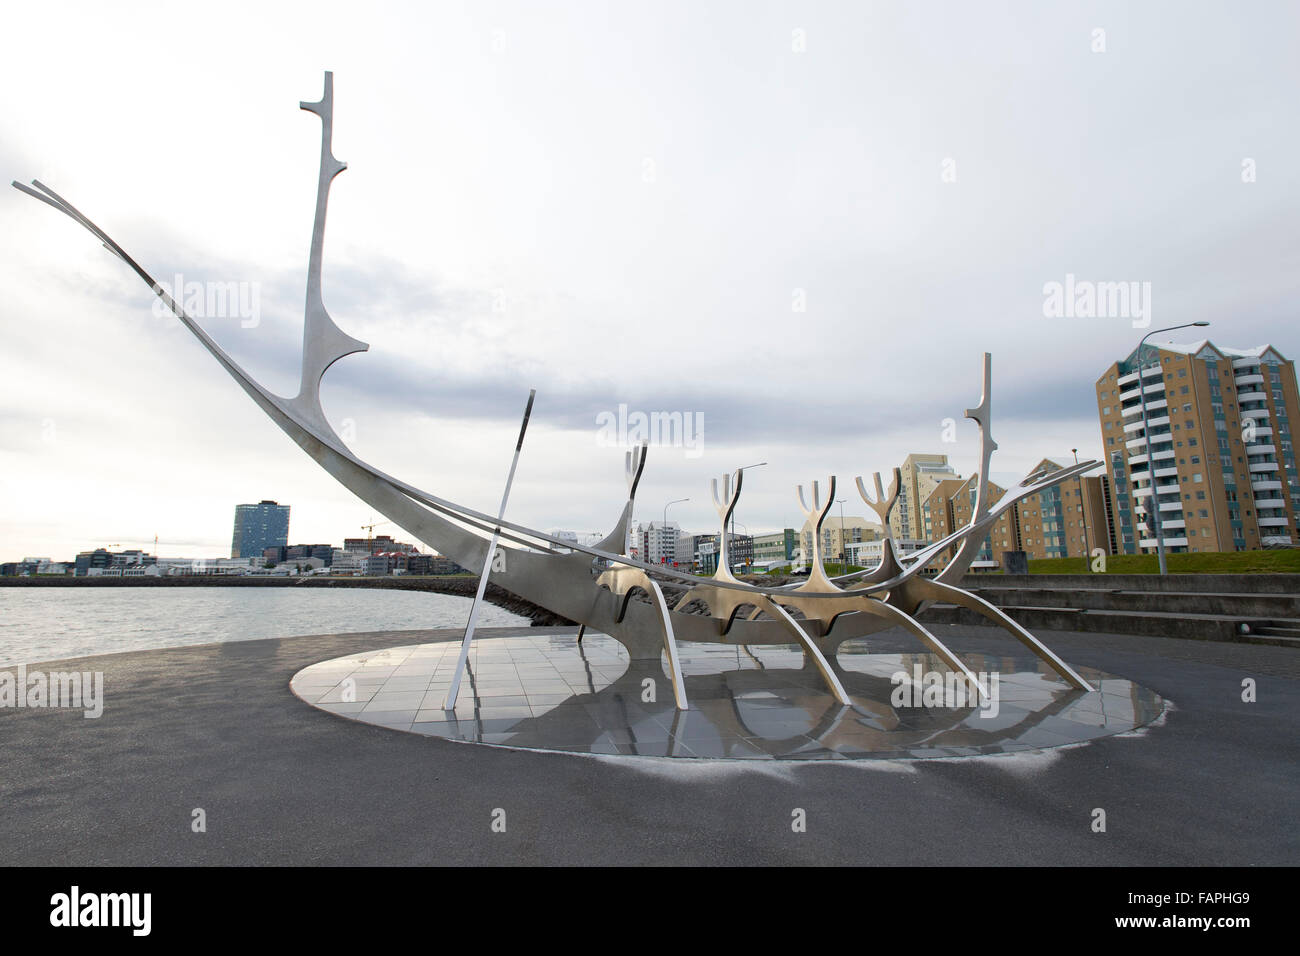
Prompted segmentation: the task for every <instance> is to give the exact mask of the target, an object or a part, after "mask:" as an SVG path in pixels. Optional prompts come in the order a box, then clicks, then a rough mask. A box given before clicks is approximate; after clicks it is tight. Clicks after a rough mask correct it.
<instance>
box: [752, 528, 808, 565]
mask: <svg viewBox="0 0 1300 956" xmlns="http://www.w3.org/2000/svg"><path fill="white" fill-rule="evenodd" d="M798 547H799V536H798V535H797V534H795V530H794V528H785V529H783V530H781V531H773V532H771V533H770V534H756V535H754V563H755V564H769V563H771V562H776V563H777V564H789V563H790V562H792V561H793V560H794V552H795V549H796V548H798Z"/></svg>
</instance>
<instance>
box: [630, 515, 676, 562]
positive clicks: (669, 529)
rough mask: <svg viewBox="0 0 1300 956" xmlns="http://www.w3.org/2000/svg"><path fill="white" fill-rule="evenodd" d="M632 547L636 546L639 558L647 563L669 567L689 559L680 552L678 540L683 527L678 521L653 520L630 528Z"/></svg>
mask: <svg viewBox="0 0 1300 956" xmlns="http://www.w3.org/2000/svg"><path fill="white" fill-rule="evenodd" d="M628 537H629V539H630V542H629V543H630V545H631V547H633V548H635V549H636V551H637V554H638V556H639V557H638V559H639V560H641V561H644V562H646V563H647V564H666V565H668V566H669V567H677V566H681V565H683V562H686V561H689V558H688V557H687V556H686V555H685V554H679V553H678V542H679V539H681V537H682V529H681V527H680V526H679V525H678V524H677V522H676V521H669V522H666V523H665V522H663V521H651V522H650V523H649V524H647V525H640V524H638V525H635V526H633V527H631V528H629V529H628Z"/></svg>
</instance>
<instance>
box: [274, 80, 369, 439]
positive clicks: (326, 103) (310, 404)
mask: <svg viewBox="0 0 1300 956" xmlns="http://www.w3.org/2000/svg"><path fill="white" fill-rule="evenodd" d="M298 106H299V108H300V109H304V110H306V111H307V112H309V113H315V114H316V115H317V116H319V117H320V121H321V143H320V171H319V173H318V176H317V181H316V214H315V217H314V219H313V221H312V230H311V256H310V258H309V259H308V263H307V302H306V307H305V309H304V317H303V329H302V381H301V383H300V385H299V387H298V394H297V395H296V396H294V397H293V398H292V399H289V401H288V404H289V405H290V406H291V407H293V408H294V410H296V411H297V412H298V413H299V414H300V415H301V416H302V417H303V418H304V419H305V420H307V421H310V422H311V423H312V424H313V425H316V426H317V427H319V428H323V429H327V430H328V432H329V434H331V435H333V434H334V430H333V429H332V428H331V427H330V425H329V422H327V421H326V420H325V413H324V412H323V411H322V409H321V404H320V383H321V378H322V377H323V376H324V375H325V372H326V370H327V369H328V368H329V367H330V366H331V365H333V364H334V363H335V362H337V361H338V360H339V359H341V358H343V357H344V356H345V355H351V354H353V353H354V352H364V351H366V350H367V349H368V348H370V346H369V345H367V344H366V343H365V342H362V341H360V340H358V339H354V338H353V337H352V336H350V335H348V334H347V333H346V332H344V331H343V330H342V329H340V328H339V327H338V325H337V324H336V323H335V322H334V319H333V318H331V317H330V314H329V312H327V311H326V310H325V302H324V299H323V297H322V294H321V266H322V260H323V258H324V253H325V212H326V207H327V206H328V205H329V192H330V184H331V183H332V182H333V181H334V177H335V176H337V175H338V174H339V173H341V172H343V170H345V169H347V168H348V164H347V163H343V162H339V160H338V159H336V158H335V156H334V151H333V145H332V144H333V138H334V74H333V73H329V72H327V73H326V74H325V91H324V92H323V93H322V94H321V98H320V100H319V101H318V102H315V103H305V102H304V103H299V104H298Z"/></svg>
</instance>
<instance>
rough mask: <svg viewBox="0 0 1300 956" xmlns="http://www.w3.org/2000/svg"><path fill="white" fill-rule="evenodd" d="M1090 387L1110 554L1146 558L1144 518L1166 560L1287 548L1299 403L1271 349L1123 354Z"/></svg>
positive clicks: (1201, 345) (1288, 368)
mask: <svg viewBox="0 0 1300 956" xmlns="http://www.w3.org/2000/svg"><path fill="white" fill-rule="evenodd" d="M1139 376H1140V378H1141V382H1142V386H1141V389H1139V386H1138V381H1139ZM1096 387H1097V409H1098V414H1099V418H1100V423H1101V437H1102V443H1103V446H1104V448H1105V454H1106V467H1107V470H1108V472H1109V475H1108V477H1109V479H1110V487H1111V489H1112V490H1113V496H1114V501H1113V506H1112V521H1111V532H1112V536H1113V538H1114V539H1115V541H1116V546H1117V549H1118V550H1117V553H1120V554H1137V553H1139V552H1141V553H1144V554H1150V553H1153V552H1154V551H1155V550H1156V519H1155V516H1154V515H1153V514H1152V512H1153V511H1154V510H1155V509H1159V516H1160V519H1159V523H1160V528H1161V532H1162V537H1163V538H1164V544H1165V550H1166V552H1171V553H1178V552H1185V551H1248V550H1257V549H1260V548H1267V547H1279V546H1289V545H1293V544H1294V543H1295V542H1296V516H1297V514H1298V513H1300V476H1298V475H1297V472H1296V456H1295V446H1294V444H1293V443H1294V440H1295V438H1294V434H1293V433H1292V431H1291V420H1292V419H1293V418H1294V419H1296V420H1297V421H1298V422H1300V396H1298V395H1297V391H1296V374H1295V363H1294V362H1292V361H1291V360H1290V359H1288V358H1286V357H1285V356H1283V355H1282V354H1281V353H1280V352H1278V351H1277V350H1276V349H1275V348H1273V347H1272V346H1271V345H1260V346H1256V347H1254V348H1247V349H1236V348H1225V347H1221V346H1216V345H1214V344H1213V343H1212V342H1210V341H1209V340H1207V339H1202V340H1200V341H1198V342H1193V343H1192V344H1190V345H1174V344H1161V345H1156V344H1151V343H1148V344H1147V345H1145V346H1144V347H1143V348H1142V354H1141V355H1138V354H1137V350H1136V349H1135V350H1134V351H1133V352H1131V353H1129V355H1128V356H1127V357H1126V358H1123V359H1121V360H1119V361H1118V362H1115V363H1114V364H1112V365H1111V366H1110V368H1108V369H1106V371H1105V372H1103V373H1102V375H1101V377H1100V378H1099V379H1098V380H1097V386H1096ZM1144 395H1145V399H1146V414H1147V419H1148V423H1149V426H1150V429H1151V458H1152V461H1148V460H1147V447H1146V434H1145V432H1144V431H1143V423H1142V405H1143V403H1142V397H1143V396H1144ZM1152 479H1154V481H1155V489H1154V490H1155V509H1153V508H1152Z"/></svg>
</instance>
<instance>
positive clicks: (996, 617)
mask: <svg viewBox="0 0 1300 956" xmlns="http://www.w3.org/2000/svg"><path fill="white" fill-rule="evenodd" d="M916 585H917V590H918V591H921V592H922V593H925V594H926V596H927V597H929V598H931V599H933V600H938V601H951V602H952V603H953V604H956V605H958V606H960V607H964V608H969V609H970V610H972V611H974V612H975V613H976V614H981V615H983V616H984V617H986V618H988V619H989V620H991V621H993V622H995V623H997V624H1000V625H1002V627H1004V628H1006V629H1007V630H1008V631H1010V632H1011V633H1012V634H1013V635H1014V636H1015V637H1016V638H1017V639H1018V640H1019V641H1020V643H1022V644H1024V645H1025V646H1026V647H1028V648H1029V649H1030V650H1031V651H1033V652H1034V653H1035V654H1037V655H1038V656H1039V657H1040V658H1042V659H1043V660H1044V661H1046V662H1047V665H1048V666H1049V667H1051V668H1052V670H1054V671H1056V673H1058V674H1060V675H1061V677H1063V678H1064V679H1065V682H1066V683H1067V684H1072V685H1073V686H1075V687H1077V688H1078V689H1079V690H1086V691H1092V690H1093V686H1092V685H1091V684H1089V683H1088V682H1087V681H1086V680H1084V679H1083V678H1082V677H1080V676H1079V675H1078V674H1077V673H1076V672H1075V670H1074V668H1072V667H1071V666H1070V665H1069V664H1067V663H1065V661H1063V660H1061V659H1060V658H1059V657H1057V656H1056V655H1055V654H1053V653H1052V652H1051V651H1050V650H1048V649H1047V647H1046V646H1044V645H1043V644H1042V643H1041V642H1040V641H1039V640H1038V638H1036V637H1034V635H1032V634H1030V633H1029V632H1028V631H1026V630H1025V629H1024V628H1023V627H1021V626H1020V625H1019V624H1017V623H1016V622H1015V621H1013V620H1012V619H1011V618H1010V617H1008V616H1007V614H1006V613H1005V612H1004V611H1003V610H1002V609H1001V608H1000V607H997V606H996V605H994V604H990V603H989V602H988V601H986V600H984V599H983V598H982V597H979V596H978V595H975V594H971V593H970V592H969V591H963V590H962V589H961V588H955V587H953V586H952V585H951V584H943V583H941V582H939V581H921V580H918V581H917V582H916Z"/></svg>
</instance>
